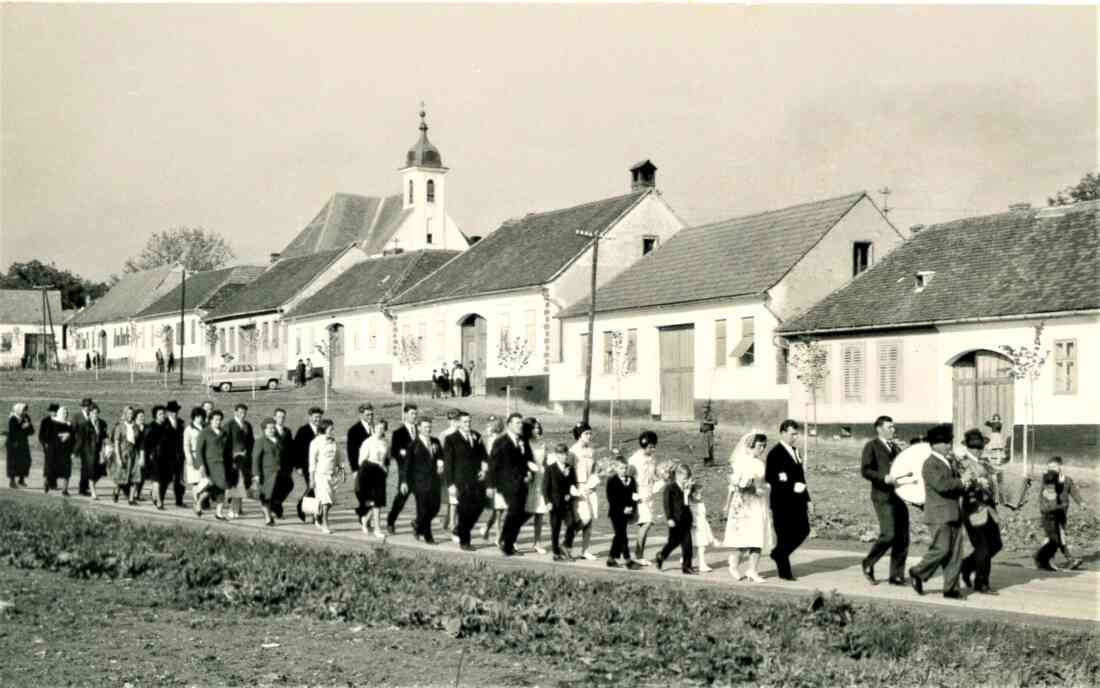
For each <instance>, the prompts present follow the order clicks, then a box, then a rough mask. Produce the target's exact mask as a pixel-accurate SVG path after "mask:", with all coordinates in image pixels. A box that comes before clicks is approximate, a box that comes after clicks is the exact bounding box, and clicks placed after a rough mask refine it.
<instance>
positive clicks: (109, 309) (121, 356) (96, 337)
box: [69, 267, 181, 368]
mask: <svg viewBox="0 0 1100 688" xmlns="http://www.w3.org/2000/svg"><path fill="white" fill-rule="evenodd" d="M180 275H181V272H180V270H179V269H178V268H173V267H159V268H154V269H152V270H143V271H142V272H134V273H130V274H127V275H123V276H122V279H120V280H119V281H118V283H117V284H115V285H114V286H113V287H111V289H110V290H109V291H108V292H107V293H106V294H104V295H103V296H102V298H100V299H98V300H96V301H95V302H94V303H92V304H90V305H88V306H86V307H85V308H84V309H83V310H81V311H80V312H79V313H77V314H76V315H75V316H74V317H73V318H72V319H71V320H70V321H69V326H70V329H71V332H72V336H73V338H74V339H73V342H74V346H73V348H75V353H76V357H77V359H79V360H83V359H84V358H85V356H86V355H88V354H94V353H97V352H98V353H99V355H100V357H101V359H102V361H103V365H105V366H108V367H111V366H113V367H123V368H125V367H128V366H129V364H130V360H131V358H134V357H135V356H136V355H137V350H138V349H139V348H141V347H142V346H145V342H144V340H143V339H142V337H144V336H146V335H147V333H144V332H142V331H141V330H133V329H132V327H131V326H132V322H133V318H134V316H135V315H137V314H138V313H139V312H141V311H142V310H144V309H145V308H146V307H148V306H149V305H150V304H152V303H153V302H154V301H156V300H157V299H159V298H160V297H162V296H164V295H165V294H167V293H168V292H170V291H172V289H174V288H175V287H177V286H179V283H180Z"/></svg>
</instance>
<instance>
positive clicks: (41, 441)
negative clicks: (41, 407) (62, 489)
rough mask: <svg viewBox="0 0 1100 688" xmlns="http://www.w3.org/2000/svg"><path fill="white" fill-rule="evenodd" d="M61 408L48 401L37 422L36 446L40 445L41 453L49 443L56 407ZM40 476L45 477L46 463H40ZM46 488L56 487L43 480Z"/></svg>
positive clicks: (44, 451)
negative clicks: (43, 412) (47, 405)
mask: <svg viewBox="0 0 1100 688" xmlns="http://www.w3.org/2000/svg"><path fill="white" fill-rule="evenodd" d="M59 408H61V406H60V405H59V404H56V403H54V402H50V406H49V408H47V409H46V415H44V416H42V420H41V421H40V422H39V423H38V446H40V447H42V453H43V454H45V453H46V445H48V444H49V443H50V433H51V431H52V425H53V419H54V418H55V417H56V416H57V409H59ZM42 478H43V479H45V478H46V464H45V463H43V464H42ZM45 483H46V485H45V487H46V489H47V491H48V490H52V489H55V488H56V487H57V485H56V484H54V483H51V482H50V481H49V480H46V481H45Z"/></svg>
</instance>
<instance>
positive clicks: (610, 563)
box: [607, 559, 621, 569]
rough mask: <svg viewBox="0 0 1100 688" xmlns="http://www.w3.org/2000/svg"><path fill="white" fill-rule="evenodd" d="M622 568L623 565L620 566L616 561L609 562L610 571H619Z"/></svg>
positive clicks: (610, 560) (609, 560)
mask: <svg viewBox="0 0 1100 688" xmlns="http://www.w3.org/2000/svg"><path fill="white" fill-rule="evenodd" d="M620 566H621V565H620V564H619V562H617V561H615V560H614V559H608V560H607V568H609V569H617V568H619V567H620Z"/></svg>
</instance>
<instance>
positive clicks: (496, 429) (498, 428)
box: [481, 416, 508, 544]
mask: <svg viewBox="0 0 1100 688" xmlns="http://www.w3.org/2000/svg"><path fill="white" fill-rule="evenodd" d="M503 433H504V421H502V420H501V419H499V418H497V417H496V416H489V422H488V423H486V424H485V434H484V435H482V436H481V439H482V441H483V442H484V443H485V455H486V456H492V455H493V442H496V440H497V438H498V437H500V436H501V435H502V434H503ZM492 508H493V510H492V512H490V514H489V520H488V521H486V522H485V526H484V527H483V528H482V529H481V537H482V538H483V539H484V540H489V537H490V536H491V535H492V533H493V525H495V524H496V522H497V520H498V519H499V520H500V522H501V524H503V523H504V512H505V511H506V510H507V509H508V503H507V502H506V501H504V497H501V496H500V493H499V492H496V493H494V494H493V504H492ZM497 544H500V543H499V538H498V542H497Z"/></svg>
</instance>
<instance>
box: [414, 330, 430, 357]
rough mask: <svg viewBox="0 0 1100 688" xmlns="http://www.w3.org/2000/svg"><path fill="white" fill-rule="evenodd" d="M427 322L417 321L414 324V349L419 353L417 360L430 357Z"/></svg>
mask: <svg viewBox="0 0 1100 688" xmlns="http://www.w3.org/2000/svg"><path fill="white" fill-rule="evenodd" d="M427 346H428V323H417V325H416V350H417V351H418V352H419V353H420V355H419V357H418V360H420V361H427V360H429V359H430V358H431V356H429V355H428V348H427Z"/></svg>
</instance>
